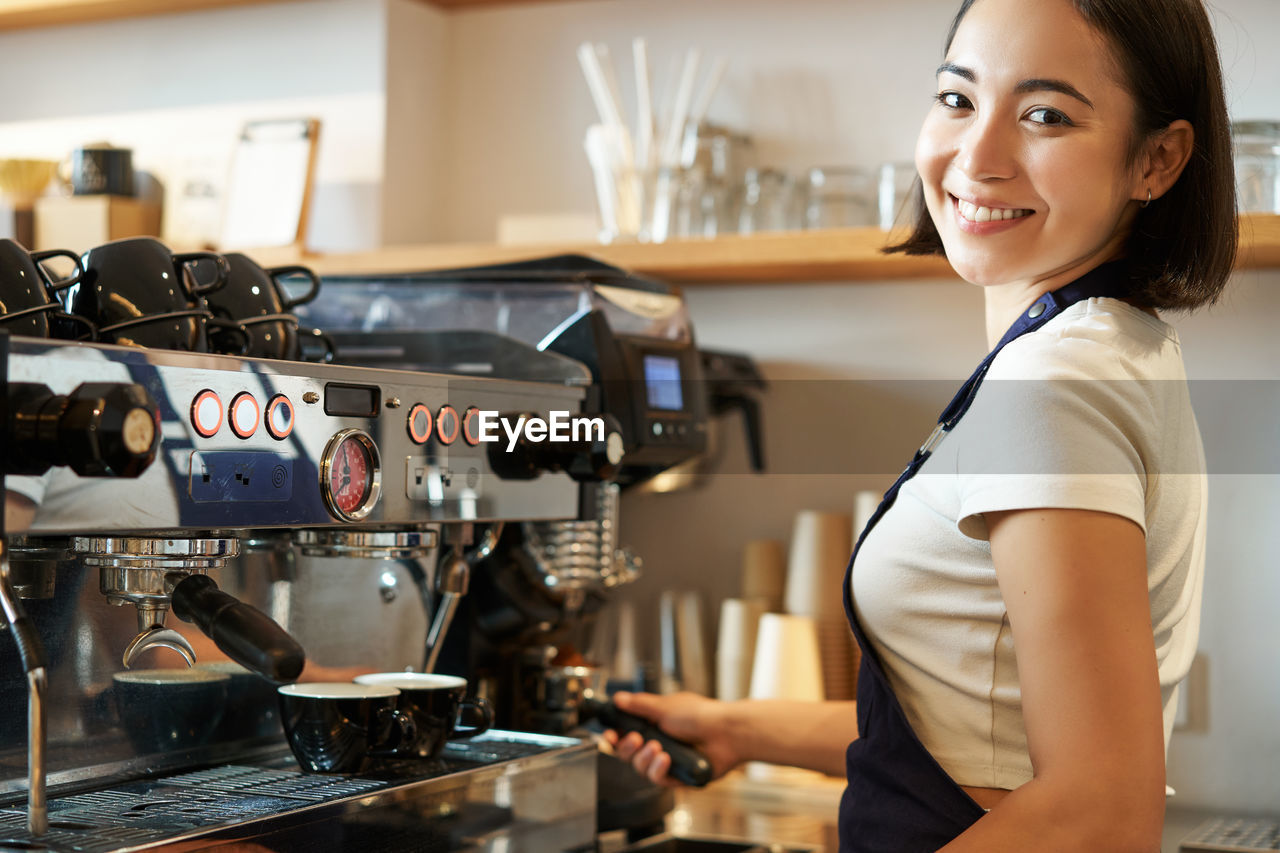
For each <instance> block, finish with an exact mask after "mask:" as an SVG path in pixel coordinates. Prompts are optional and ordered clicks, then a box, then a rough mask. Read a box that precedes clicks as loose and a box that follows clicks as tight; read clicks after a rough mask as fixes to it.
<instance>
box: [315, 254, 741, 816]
mask: <svg viewBox="0 0 1280 853" xmlns="http://www.w3.org/2000/svg"><path fill="white" fill-rule="evenodd" d="M324 287H325V294H326V299H325V300H324V301H322V302H319V301H318V302H316V303H314V304H312V305H308V306H306V307H305V309H303V310H301V311H300V312H299V313H300V314H301V315H302V316H303V317H304V318H305V319H307V320H308V321H309V322H311V323H312V324H314V325H316V326H319V327H322V328H324V329H325V330H326V333H327V334H328V335H329V336H330V337H331V338H332V339H333V340H334V342H335V347H336V351H337V359H338V361H339V362H341V363H348V364H359V365H363V366H368V367H383V368H386V367H390V368H397V369H412V370H423V371H431V372H444V373H451V374H454V375H472V376H479V375H487V376H499V377H502V378H504V379H515V380H521V381H542V382H553V383H554V382H563V381H565V380H566V379H567V377H568V374H566V371H570V372H573V371H576V370H582V369H585V371H586V377H587V385H586V387H585V397H584V400H583V404H582V406H583V408H582V410H583V412H584V413H587V414H591V415H603V416H608V417H611V418H613V419H615V420H616V422H617V423H618V424H619V426H620V431H621V434H622V437H623V441H624V444H625V446H626V449H627V450H626V456H625V457H624V459H623V460H622V464H621V466H620V468H619V470H618V472H617V475H616V477H615V478H614V480H613V481H611V482H599V481H596V482H584V483H582V484H581V485H580V486H579V500H578V504H579V507H580V512H579V514H578V515H577V516H576V517H574V518H562V519H551V520H548V519H527V520H525V521H522V522H521V523H519V524H509V525H507V526H506V527H505V528H504V529H503V531H502V534H501V536H500V537H499V539H498V541H497V544H496V546H495V547H494V548H493V549H492V550H491V551H490V552H489V553H488V554H486V556H485V557H484V558H483V559H481V560H479V561H477V563H476V564H475V566H474V571H473V572H472V573H471V576H470V591H469V592H468V594H467V596H466V597H465V598H464V599H463V600H462V601H461V603H460V609H459V621H460V623H461V625H463V626H465V628H462V629H461V630H458V631H455V632H453V633H451V634H450V635H449V637H448V638H446V640H445V643H444V648H443V651H442V653H441V656H440V659H439V668H440V670H441V671H443V672H450V673H454V674H458V675H464V676H466V677H467V678H468V679H470V680H471V682H472V683H473V684H475V685H476V686H477V688H478V689H479V690H480V691H481V692H482V693H483V695H485V696H486V697H487V698H488V699H489V700H490V701H491V702H492V703H493V706H494V708H495V711H496V715H497V720H498V724H499V725H501V726H504V727H507V728H511V729H516V730H520V731H527V732H536V733H542V734H548V735H553V736H561V735H565V734H568V733H570V732H577V731H578V730H579V727H580V726H581V725H582V724H583V723H586V722H587V721H588V720H587V717H588V716H589V715H588V714H587V713H585V710H586V709H587V708H589V707H591V704H590V703H591V701H592V700H593V699H600V698H602V697H603V696H604V694H605V688H606V681H607V679H608V677H609V675H610V674H609V673H608V672H607V670H606V669H605V668H604V667H602V666H601V664H603V663H604V661H603V660H600V659H597V658H596V657H595V656H594V653H595V652H597V651H598V645H599V644H598V643H597V642H596V641H597V640H598V639H599V632H597V631H596V628H597V624H598V622H599V616H600V615H601V613H602V611H603V609H604V608H605V606H606V605H607V603H608V602H609V600H610V598H611V597H612V596H613V595H614V594H615V592H616V591H617V590H618V589H619V588H620V587H622V586H624V585H625V584H627V583H629V582H631V581H633V580H634V579H635V578H636V577H637V576H638V575H639V573H640V572H641V571H642V560H641V558H640V557H639V556H637V555H636V554H635V553H633V552H632V551H631V550H630V549H628V548H626V547H624V544H623V543H622V542H621V541H619V537H618V522H619V504H620V499H621V494H622V490H624V489H628V488H632V487H639V486H642V485H644V484H647V483H650V482H653V481H654V478H655V477H657V476H659V475H666V476H669V475H670V474H671V473H673V472H678V471H680V470H681V468H682V467H683V466H687V465H689V464H690V463H693V462H696V460H698V459H699V458H700V457H701V456H702V455H703V454H704V453H705V451H706V450H707V446H708V433H709V429H710V426H711V418H712V416H713V415H715V414H718V413H720V412H722V411H728V410H729V409H735V408H736V409H740V410H741V411H742V412H743V413H744V415H745V416H746V421H745V423H746V424H747V426H748V431H749V436H750V439H751V443H752V447H753V463H754V464H755V466H756V468H757V470H759V469H760V468H761V467H762V466H763V455H762V453H761V451H760V450H759V444H760V441H761V436H760V428H759V415H758V408H757V406H756V402H757V400H756V395H757V392H758V390H759V389H760V388H761V387H762V386H763V381H762V380H760V379H759V374H758V372H757V371H756V370H755V366H754V363H753V362H750V360H749V359H745V358H742V357H736V358H735V357H733V356H729V355H727V354H722V353H706V352H702V351H700V350H699V349H698V348H697V346H696V343H695V341H694V336H693V328H692V323H691V321H690V318H689V313H688V307H687V304H686V303H685V301H684V299H683V298H682V297H681V296H680V294H679V293H678V291H676V290H675V289H674V288H672V287H671V286H670V285H668V284H666V283H664V282H660V281H656V280H652V279H648V278H646V277H643V276H639V275H636V274H633V273H629V272H626V271H624V270H621V269H617V268H615V267H612V266H609V265H606V264H603V263H600V262H598V261H595V260H593V259H590V258H586V257H580V256H561V257H552V258H546V259H541V260H537V261H531V262H525V263H516V264H506V265H500V266H489V267H479V268H467V269H456V270H446V271H434V272H423V273H409V274H397V275H365V276H330V277H326V279H325V282H324ZM642 677H643V676H641V678H642ZM615 684H616V681H615ZM628 686H629V687H631V688H632V689H636V688H639V689H644V688H645V687H646V686H647V687H648V689H653V687H654V686H655V685H653V684H649V685H646V684H645V683H644V682H643V680H637V681H635V682H634V683H632V684H630V685H628ZM599 762H600V766H599V769H598V784H599V800H598V803H597V811H598V818H599V828H600V829H601V831H608V830H614V829H626V830H628V834H629V835H630V836H631V837H632V838H633V839H634V838H639V837H643V836H644V835H646V834H648V833H651V832H654V831H657V830H660V829H661V826H662V818H663V816H664V815H665V814H666V812H667V811H669V810H670V808H671V807H672V804H673V801H672V798H671V794H670V791H669V789H664V788H658V787H656V786H652V785H650V784H648V783H647V782H645V781H644V780H642V779H641V778H640V777H638V776H637V775H636V774H635V773H634V772H632V771H631V770H630V768H629V767H628V766H626V765H624V764H622V763H621V762H618V761H616V760H614V759H612V757H611V756H607V755H603V754H602V755H601V756H600V758H599Z"/></svg>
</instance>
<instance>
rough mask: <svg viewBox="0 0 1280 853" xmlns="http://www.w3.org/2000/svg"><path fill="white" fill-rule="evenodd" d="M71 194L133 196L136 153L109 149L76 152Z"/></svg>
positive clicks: (90, 148)
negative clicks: (134, 156) (134, 158)
mask: <svg viewBox="0 0 1280 853" xmlns="http://www.w3.org/2000/svg"><path fill="white" fill-rule="evenodd" d="M71 192H72V193H74V194H75V195H133V152H132V151H130V150H129V149H128V148H111V147H109V146H85V147H84V148H77V149H76V150H75V151H72V152H71Z"/></svg>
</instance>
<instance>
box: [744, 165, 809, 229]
mask: <svg viewBox="0 0 1280 853" xmlns="http://www.w3.org/2000/svg"><path fill="white" fill-rule="evenodd" d="M799 227H800V222H799V217H798V216H797V213H796V190H795V180H794V179H793V178H792V177H791V176H790V175H788V174H786V173H785V172H781V171H779V170H777V169H747V171H746V174H745V176H744V177H743V183H742V197H741V200H740V204H739V207H738V232H739V233H742V234H755V233H757V232H760V231H790V230H793V229H796V228H799Z"/></svg>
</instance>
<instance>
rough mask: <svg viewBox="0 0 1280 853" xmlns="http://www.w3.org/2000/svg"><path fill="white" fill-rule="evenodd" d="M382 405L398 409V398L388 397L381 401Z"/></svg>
mask: <svg viewBox="0 0 1280 853" xmlns="http://www.w3.org/2000/svg"><path fill="white" fill-rule="evenodd" d="M382 405H384V406H386V407H387V408H388V409H398V408H400V398H399V397H388V398H387V399H385V400H383V401H382Z"/></svg>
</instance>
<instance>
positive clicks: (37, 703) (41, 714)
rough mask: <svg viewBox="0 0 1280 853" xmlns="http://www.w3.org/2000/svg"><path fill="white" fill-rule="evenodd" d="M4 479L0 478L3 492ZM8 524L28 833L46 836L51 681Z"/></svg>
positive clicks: (3, 563) (3, 560) (8, 593)
mask: <svg viewBox="0 0 1280 853" xmlns="http://www.w3.org/2000/svg"><path fill="white" fill-rule="evenodd" d="M2 488H3V477H2V476H0V489H2ZM3 533H4V525H3V522H0V608H2V609H3V610H4V618H5V621H6V622H7V623H8V624H9V626H10V628H11V629H12V630H11V633H12V634H13V639H14V641H15V642H16V643H17V644H18V656H19V657H20V658H22V666H23V668H24V669H25V670H26V671H27V830H28V831H29V832H30V833H31V834H32V835H36V836H39V835H44V834H45V832H47V831H48V829H49V807H48V803H47V802H46V800H45V762H44V748H45V701H44V700H45V691H46V690H47V689H48V686H49V680H48V675H47V674H46V671H45V662H44V649H43V648H42V646H41V644H40V637H39V636H38V635H37V634H36V631H35V628H34V627H33V626H32V624H31V620H29V619H28V618H27V615H26V613H25V612H23V610H22V605H21V604H19V603H18V596H17V595H15V594H14V591H13V585H12V584H11V582H10V579H9V554H8V550H7V548H6V547H5V546H6V543H5V540H4V536H3Z"/></svg>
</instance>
